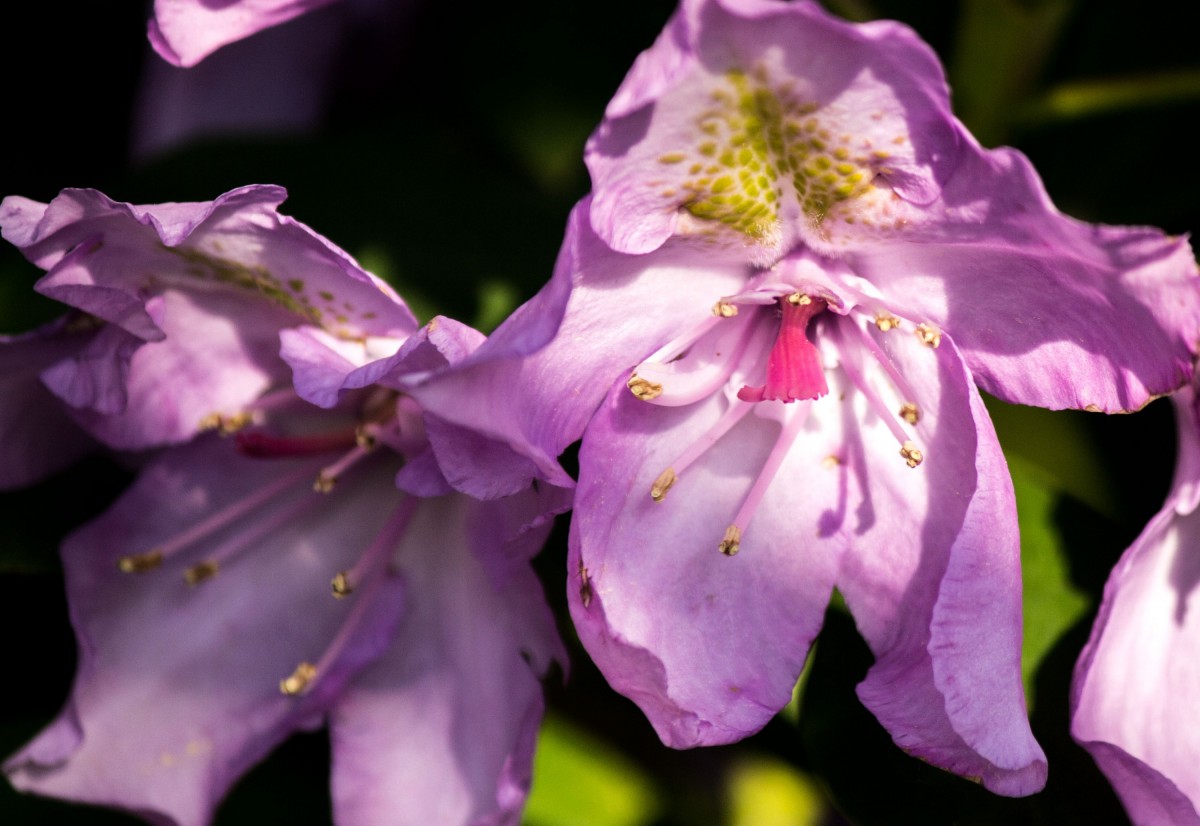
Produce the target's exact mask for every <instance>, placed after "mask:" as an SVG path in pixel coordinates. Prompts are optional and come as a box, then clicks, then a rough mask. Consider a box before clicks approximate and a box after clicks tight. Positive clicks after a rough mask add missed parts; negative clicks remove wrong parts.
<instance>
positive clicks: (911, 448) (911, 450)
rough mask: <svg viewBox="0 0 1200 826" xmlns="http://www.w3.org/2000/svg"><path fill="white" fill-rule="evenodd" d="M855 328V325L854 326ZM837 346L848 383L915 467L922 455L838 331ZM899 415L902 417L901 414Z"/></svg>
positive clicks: (850, 345) (905, 458) (853, 350)
mask: <svg viewBox="0 0 1200 826" xmlns="http://www.w3.org/2000/svg"><path fill="white" fill-rule="evenodd" d="M856 326H857V325H856ZM837 335H838V340H839V344H840V345H841V346H840V347H839V348H838V349H839V350H840V351H841V356H842V359H841V366H842V370H844V371H845V373H846V375H847V376H848V377H849V379H850V382H851V383H852V384H853V385H854V386H855V387H856V388H857V389H858V391H859V392H860V393H862V394H863V398H865V399H866V400H867V404H868V405H869V406H870V407H871V409H872V410H874V411H875V414H876V415H877V416H878V417H879V419H880V421H882V422H883V423H884V425H885V426H886V427H887V429H888V430H890V431H891V432H892V435H893V436H894V437H895V438H896V441H897V442H899V443H900V456H901V457H902V458H903V459H904V460H905V462H907V463H908V466H909V467H916V466H917V465H919V464H921V462H922V461H923V460H924V454H923V453H922V452H921V450H919V449H918V448H917V446H916V445H915V444H914V443H913V441H912V440H911V439H910V438H909V435H908V433H907V432H906V431H905V430H904V428H903V427H901V425H900V422H899V421H897V419H896V416H897V414H895V413H893V412H892V411H891V410H890V409H888V407H887V405H886V404H884V401H883V399H881V398H880V397H879V394H878V393H876V392H875V388H873V387H872V386H871V385H870V383H869V382H868V381H867V378H866V376H865V375H864V374H863V371H862V365H861V364H859V363H858V359H857V357H858V355H859V351H858V350H857V349H856V348H855V347H854V346H853V345H852V344H851V343H850V342H849V341H847V339H846V336H845V334H844V333H843V332H842V331H841V330H840V329H838V332H837ZM900 415H903V413H901V414H900Z"/></svg>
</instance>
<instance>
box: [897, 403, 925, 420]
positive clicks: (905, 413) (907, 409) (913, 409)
mask: <svg viewBox="0 0 1200 826" xmlns="http://www.w3.org/2000/svg"><path fill="white" fill-rule="evenodd" d="M900 418H901V419H904V421H906V422H908V423H909V424H916V423H917V422H919V421H921V408H919V407H917V406H916V405H915V404H914V403H913V402H905V403H904V404H902V405H900Z"/></svg>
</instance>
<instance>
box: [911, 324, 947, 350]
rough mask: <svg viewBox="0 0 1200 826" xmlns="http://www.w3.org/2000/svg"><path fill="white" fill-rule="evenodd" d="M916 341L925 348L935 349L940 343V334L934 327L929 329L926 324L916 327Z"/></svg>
mask: <svg viewBox="0 0 1200 826" xmlns="http://www.w3.org/2000/svg"><path fill="white" fill-rule="evenodd" d="M916 333H917V339H918V340H919V341H920V342H921V343H922V344H924V345H925V346H926V347H934V348H936V347H937V346H938V345H939V344H941V343H942V334H941V332H940V331H939V330H938V329H937V328H936V327H931V326H930V325H928V324H918V325H917V330H916Z"/></svg>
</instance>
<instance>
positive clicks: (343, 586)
mask: <svg viewBox="0 0 1200 826" xmlns="http://www.w3.org/2000/svg"><path fill="white" fill-rule="evenodd" d="M329 587H330V589H331V590H332V591H333V595H334V597H335V598H337V599H342V598H343V597H348V596H350V595H351V594H352V593H354V586H353V585H351V584H350V577H348V576H346V572H345V571H339V572H338V574H337V576H335V577H334V578H333V579H332V580H331V581H330V583H329Z"/></svg>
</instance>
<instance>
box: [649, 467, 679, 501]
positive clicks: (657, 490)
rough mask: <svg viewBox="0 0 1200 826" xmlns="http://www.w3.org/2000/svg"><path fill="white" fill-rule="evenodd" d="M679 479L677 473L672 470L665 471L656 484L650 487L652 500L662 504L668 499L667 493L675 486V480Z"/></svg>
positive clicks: (655, 481)
mask: <svg viewBox="0 0 1200 826" xmlns="http://www.w3.org/2000/svg"><path fill="white" fill-rule="evenodd" d="M677 478H678V477H677V476H676V475H675V471H674V470H672V469H671V468H667V469H666V470H664V471H663V472H662V473H660V474H659V475H658V478H657V479H655V480H654V484H653V485H651V486H650V498H651V499H653V500H654V501H655V502H661V501H662V500H663V499H665V498H666V496H667V491H669V490H670V489H671V486H672V485H674V484H675V480H676V479H677Z"/></svg>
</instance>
